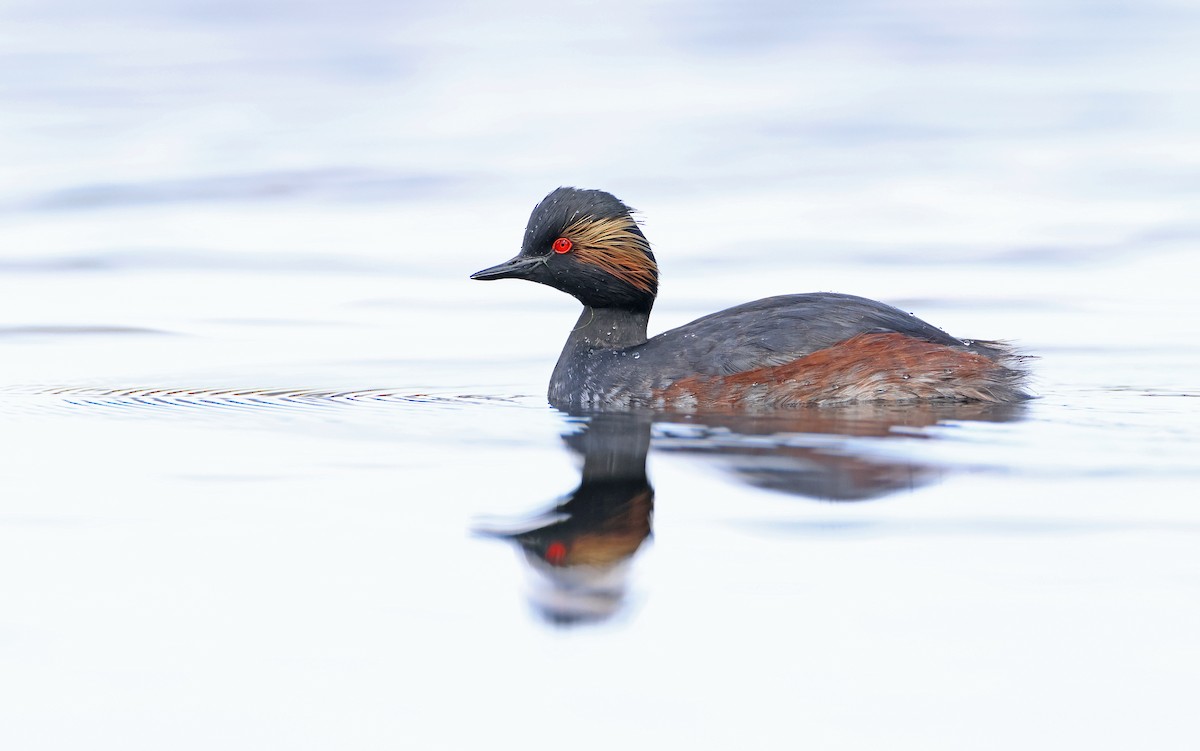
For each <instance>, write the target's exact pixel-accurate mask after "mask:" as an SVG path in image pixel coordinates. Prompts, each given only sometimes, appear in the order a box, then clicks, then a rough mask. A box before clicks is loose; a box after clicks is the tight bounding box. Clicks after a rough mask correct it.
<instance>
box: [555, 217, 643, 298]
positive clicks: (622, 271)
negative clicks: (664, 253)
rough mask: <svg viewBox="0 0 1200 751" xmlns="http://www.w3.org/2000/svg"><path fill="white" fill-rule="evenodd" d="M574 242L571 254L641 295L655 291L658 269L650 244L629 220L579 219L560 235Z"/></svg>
mask: <svg viewBox="0 0 1200 751" xmlns="http://www.w3.org/2000/svg"><path fill="white" fill-rule="evenodd" d="M563 234H564V235H566V236H567V237H569V238H571V240H572V241H573V242H574V245H575V249H574V255H575V257H576V258H577V259H579V261H580V262H582V263H590V264H591V265H593V266H596V267H597V268H600V269H603V270H604V271H605V272H607V273H609V274H612V275H613V276H615V277H616V278H618V279H620V280H621V281H623V282H625V283H626V284H628V285H630V286H632V287H633V288H634V289H637V290H639V291H641V292H645V293H646V294H648V295H653V294H656V293H657V292H658V266H656V265H655V263H654V260H653V258H652V257H651V256H650V255H649V253H650V244H649V243H648V242H646V238H645V236H643V235H642V233H641V232H640V231H639V230H638V228H637V224H635V223H634V221H633V219H631V218H629V217H610V218H605V219H593V218H591V217H588V218H584V219H580V220H578V221H576V222H574V223H573V224H571V225H570V226H569V227H567V229H566V230H565V231H564V232H563Z"/></svg>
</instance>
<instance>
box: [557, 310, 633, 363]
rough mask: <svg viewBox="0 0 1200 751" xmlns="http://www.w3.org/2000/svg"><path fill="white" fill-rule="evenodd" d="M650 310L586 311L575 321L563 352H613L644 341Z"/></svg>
mask: <svg viewBox="0 0 1200 751" xmlns="http://www.w3.org/2000/svg"><path fill="white" fill-rule="evenodd" d="M649 321H650V311H648V310H647V311H641V312H636V311H631V310H622V309H620V308H590V307H587V306H584V308H583V313H582V314H580V316H579V320H578V321H576V322H575V328H573V329H571V334H570V336H568V337H567V346H566V349H564V351H563V354H566V350H579V349H617V348H621V347H632V346H633V345H635V344H641V343H642V342H644V341H646V324H647V323H648V322H649Z"/></svg>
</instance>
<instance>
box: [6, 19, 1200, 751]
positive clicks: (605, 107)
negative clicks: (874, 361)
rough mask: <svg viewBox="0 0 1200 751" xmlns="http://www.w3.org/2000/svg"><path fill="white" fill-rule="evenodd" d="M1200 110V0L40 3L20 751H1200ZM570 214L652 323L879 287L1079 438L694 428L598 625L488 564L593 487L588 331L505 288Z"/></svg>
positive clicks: (17, 720) (20, 370)
mask: <svg viewBox="0 0 1200 751" xmlns="http://www.w3.org/2000/svg"><path fill="white" fill-rule="evenodd" d="M1198 74H1200V8H1197V7H1196V5H1195V4H1194V3H1185V2H1179V3H1171V2H1150V3H1132V2H1128V3H1122V2H1112V3H1071V2H1062V1H1061V0H1056V1H1053V2H1036V3H1034V2H1029V3H1021V2H982V3H896V2H852V3H840V4H833V5H830V4H773V3H751V4H744V3H743V4H736V5H733V4H730V5H715V4H704V3H699V4H697V3H688V4H683V3H677V4H673V3H621V2H616V3H607V4H604V5H592V4H588V3H568V4H563V3H507V4H490V3H464V4H454V5H443V4H436V3H427V4H420V3H403V4H384V3H368V2H358V3H341V4H328V3H284V2H257V3H250V4H241V3H212V4H205V5H202V6H200V5H193V4H187V3H175V2H153V3H151V2H139V1H138V0H131V1H130V2H101V3H78V2H67V3H36V2H24V3H22V2H6V3H4V4H3V5H2V6H0V419H3V421H4V427H3V433H2V435H3V441H4V446H3V450H4V455H3V456H4V461H3V463H2V464H0V570H2V571H3V572H4V573H3V575H0V603H3V604H2V605H0V748H5V749H78V748H113V749H163V748H171V749H211V748H225V749H264V748H280V749H283V748H286V749H334V748H337V749H343V748H361V749H370V748H399V747H405V748H456V747H459V748H461V747H480V746H486V747H494V748H523V747H527V746H529V745H530V744H534V745H571V746H572V747H577V748H612V747H614V746H616V745H621V746H625V747H633V748H647V747H651V746H652V745H653V746H660V747H661V746H664V745H667V744H669V745H670V747H696V748H731V747H745V746H750V745H759V746H761V745H767V744H769V745H771V746H776V747H778V746H783V747H812V748H831V749H832V748H847V749H851V748H852V749H877V748H912V749H963V748H970V749H1011V748H1055V749H1057V748H1114V749H1117V748H1120V749H1124V748H1156V749H1192V748H1196V747H1197V744H1200V733H1198V731H1197V721H1196V719H1195V717H1194V715H1195V704H1196V697H1197V696H1198V695H1200V678H1198V677H1197V676H1198V675H1200V639H1198V638H1197V634H1200V552H1198V547H1197V545H1198V542H1200V492H1198V491H1200V488H1198V483H1200V450H1198V447H1197V442H1198V439H1200V425H1198V418H1200V409H1198V405H1200V399H1198V397H1200V376H1198V375H1197V374H1198V373H1200V347H1198V345H1197V341H1198V338H1200V337H1198V335H1200V323H1198V321H1200V303H1198V302H1197V299H1198V296H1197V294H1196V286H1197V284H1196V280H1197V279H1198V278H1200V275H1198V269H1197V266H1198V264H1197V260H1198V258H1200V255H1198V254H1200V210H1198V208H1197V207H1198V206H1200V138H1198V137H1197V134H1198V133H1200V75H1198ZM560 184H574V185H580V186H586V187H600V188H604V189H607V190H610V191H613V192H614V193H616V194H617V195H619V196H621V197H622V198H624V199H625V200H627V201H628V202H629V203H631V204H633V205H634V206H636V207H638V208H639V209H641V210H642V211H643V213H644V218H645V227H646V232H647V234H648V236H649V237H650V239H651V240H652V242H654V244H655V248H656V252H657V253H658V256H659V259H660V263H661V265H662V269H663V288H662V297H661V299H660V302H659V305H658V308H657V311H656V314H655V317H654V319H653V320H652V324H651V326H652V328H653V329H654V330H655V331H658V330H662V329H665V328H668V327H670V326H673V325H677V324H679V323H683V322H685V321H687V320H690V319H691V318H693V317H696V316H698V315H701V314H703V313H707V312H710V311H712V310H716V309H719V308H721V307H724V306H728V305H731V304H735V303H738V302H742V301H745V300H749V299H753V298H755V297H760V296H765V295H768V294H777V293H784V292H797V291H811V290H837V291H842V292H851V293H856V294H861V295H866V296H870V297H875V298H878V299H883V300H886V301H888V302H892V303H895V304H897V305H900V306H902V307H904V308H905V309H907V310H912V311H914V312H915V313H917V314H918V315H920V316H922V317H923V318H926V319H927V320H930V321H931V322H933V323H935V324H937V325H939V326H942V327H944V328H946V329H947V330H948V331H951V332H953V333H955V334H957V335H960V336H969V337H980V338H1008V339H1012V340H1015V341H1017V342H1019V343H1020V345H1021V346H1022V347H1023V348H1024V349H1025V350H1026V351H1028V352H1029V353H1031V354H1034V355H1037V356H1038V357H1039V358H1040V359H1038V360H1037V361H1036V362H1035V363H1034V368H1035V371H1036V375H1037V377H1036V390H1037V392H1038V394H1039V396H1040V398H1039V399H1038V400H1036V401H1034V402H1032V403H1030V404H1029V405H1027V407H1026V408H1025V409H1024V410H1022V411H1019V412H1017V413H1016V414H1013V415H1008V416H1006V417H1005V418H1004V419H989V420H979V419H973V418H972V417H971V416H969V415H967V416H958V417H957V418H954V419H944V420H943V421H942V422H941V423H939V424H927V423H929V422H930V421H929V420H926V419H923V417H922V415H920V414H912V415H908V416H903V417H900V418H897V419H894V420H893V422H899V423H904V422H908V423H909V425H908V426H907V427H904V426H901V427H896V428H893V429H890V430H889V429H888V427H887V426H888V425H889V424H891V423H888V422H887V421H885V422H884V424H883V427H882V429H877V428H879V424H878V423H877V422H872V421H870V420H868V421H867V422H866V423H865V424H864V423H862V422H856V421H855V416H854V415H850V416H849V417H848V418H847V419H845V420H843V421H841V422H838V421H837V420H833V421H832V422H831V423H830V424H828V425H815V424H812V423H808V424H803V425H796V424H793V425H790V426H781V427H779V428H778V429H777V430H768V429H764V430H760V431H758V432H757V434H754V432H753V431H749V430H748V429H738V428H737V427H736V426H735V427H734V429H732V430H731V429H729V428H728V426H726V427H725V428H722V427H720V426H718V427H715V428H713V429H712V430H706V429H705V428H703V427H702V426H700V425H697V424H696V423H695V422H693V423H690V424H658V425H655V426H654V437H653V441H652V447H651V451H650V455H649V474H650V480H651V482H652V483H653V486H654V489H655V491H656V498H655V506H654V518H653V524H654V534H653V537H652V538H651V539H650V540H649V541H647V542H645V543H643V544H642V545H641V547H640V548H639V549H638V552H637V553H636V555H634V556H633V557H632V558H631V559H629V560H628V561H626V563H625V564H624V565H623V566H621V567H618V568H617V569H615V570H613V571H605V572H602V573H604V575H605V576H608V577H609V578H610V583H609V586H608V589H606V590H605V592H606V593H608V594H609V595H611V597H609V598H608V599H607V600H605V599H604V598H600V602H599V604H597V603H596V602H595V601H594V600H595V598H592V600H589V599H588V598H587V597H582V598H580V597H574V598H573V594H574V595H578V594H579V592H578V591H575V592H574V593H572V592H571V591H565V590H564V588H563V587H561V586H560V587H558V588H557V589H556V588H555V587H554V586H553V585H552V584H551V583H549V582H548V581H547V580H546V579H545V577H544V576H542V575H541V574H538V573H537V572H536V571H535V570H534V569H533V568H531V567H530V566H529V565H527V563H526V562H525V560H524V558H523V557H521V556H519V555H517V554H516V553H514V548H513V546H511V545H509V544H506V543H504V542H502V541H497V540H494V539H487V538H486V537H482V536H480V535H479V534H478V533H477V532H478V530H480V529H490V528H493V527H495V526H497V525H505V524H507V525H509V526H510V527H513V526H519V525H520V524H521V523H523V521H524V520H527V519H530V518H532V517H536V515H537V514H538V513H540V512H541V511H543V510H545V509H547V508H548V507H551V506H552V505H553V503H554V501H555V499H556V498H558V497H559V496H561V495H562V494H564V493H567V492H569V491H570V490H571V489H572V488H574V487H575V485H576V484H577V483H578V482H579V472H578V469H577V466H576V457H575V456H574V455H573V454H572V453H571V451H570V450H569V449H568V448H567V446H566V445H565V444H564V441H563V439H562V437H561V436H562V435H563V434H571V433H577V432H578V431H580V430H582V429H584V426H582V425H581V423H580V422H579V421H576V420H571V419H568V418H566V417H565V416H562V415H560V414H558V413H556V412H554V411H552V410H550V409H548V408H547V407H545V405H544V400H543V398H542V394H543V392H544V388H545V382H546V380H547V378H548V376H549V372H550V369H551V367H552V365H553V362H554V360H555V358H556V357H557V354H558V349H559V346H560V344H561V341H562V339H563V338H564V337H565V334H566V331H567V330H568V328H569V327H570V325H571V323H572V322H573V321H574V318H575V315H576V305H575V303H574V302H573V301H572V300H570V299H568V298H566V297H565V296H563V295H561V294H559V293H557V292H554V291H553V290H549V289H545V288H539V287H535V286H533V285H528V284H520V283H517V282H511V283H491V284H479V283H473V282H469V281H468V280H467V279H466V276H467V275H468V274H469V273H470V272H472V271H475V270H477V269H479V268H482V267H484V266H487V265H490V264H493V263H495V262H498V261H500V260H504V259H505V258H508V257H509V256H510V255H512V254H513V253H514V252H515V251H516V249H517V247H518V243H519V240H520V236H521V231H522V228H523V226H524V222H525V219H526V217H527V216H528V212H529V210H530V208H531V207H532V206H533V204H534V203H536V201H537V200H538V199H539V198H540V197H541V196H542V195H544V194H545V193H546V192H547V191H548V190H550V189H551V188H553V187H555V186H557V185H560ZM167 392H173V393H167ZM330 394H336V395H334V396H330ZM934 417H935V418H936V417H937V416H934ZM700 422H701V423H702V422H703V421H700ZM798 478H801V479H803V482H799V480H798ZM814 478H815V479H814ZM798 483H799V485H802V486H803V488H804V489H807V490H809V491H813V490H814V489H816V490H817V491H820V492H816V495H818V496H824V498H825V499H824V500H822V499H813V498H807V497H804V496H803V495H798V494H797V486H798ZM764 486H767V487H768V488H769V487H780V486H782V487H784V488H785V489H790V491H791V492H778V490H771V489H766V488H764ZM830 496H835V497H849V496H855V497H865V498H867V499H870V500H867V501H866V502H855V503H839V502H831V501H830V500H828V498H829V497H830ZM585 589H586V588H585ZM589 608H590V610H589ZM581 610H582V611H587V612H586V613H581V612H580V611H581ZM568 615H570V617H568ZM585 616H586V617H585ZM572 619H578V620H572ZM565 620H570V621H571V624H564V623H562V622H561V621H565Z"/></svg>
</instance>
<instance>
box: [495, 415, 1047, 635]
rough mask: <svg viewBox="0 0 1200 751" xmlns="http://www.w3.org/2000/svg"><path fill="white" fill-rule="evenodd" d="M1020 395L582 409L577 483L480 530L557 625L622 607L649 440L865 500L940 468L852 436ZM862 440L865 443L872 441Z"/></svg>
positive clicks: (912, 429) (746, 474)
mask: <svg viewBox="0 0 1200 751" xmlns="http://www.w3.org/2000/svg"><path fill="white" fill-rule="evenodd" d="M1023 411H1024V408H1023V407H1022V406H1020V405H978V404H951V405H917V406H912V405H910V406H907V407H882V406H876V405H854V406H849V407H845V408H835V409H830V408H823V409H811V410H797V411H795V412H790V413H787V414H785V415H779V416H771V417H746V416H734V415H723V416H712V415H703V416H692V415H662V414H620V415H614V414H602V415H592V416H587V415H580V416H577V419H578V422H577V423H573V427H575V428H577V429H575V430H571V431H569V432H567V433H565V434H564V435H563V441H564V442H565V443H566V444H567V447H568V448H569V449H570V450H571V451H572V452H573V453H575V454H577V455H579V456H580V457H582V459H583V466H582V469H581V475H580V482H579V486H578V487H577V488H575V490H573V491H572V492H571V493H569V494H567V495H566V496H564V497H563V498H562V499H560V500H559V501H558V502H557V503H555V504H554V505H553V506H552V507H550V508H548V509H546V510H544V511H542V512H540V513H537V514H535V515H533V516H530V517H527V518H524V519H520V520H516V521H514V522H512V523H511V524H507V525H496V524H489V525H480V526H479V527H477V529H476V531H477V532H478V533H480V534H483V535H486V536H491V537H496V538H500V539H504V540H507V541H509V542H512V543H513V544H515V545H516V546H517V547H518V548H519V549H520V550H521V551H522V553H523V555H524V559H525V561H526V562H527V564H528V566H529V567H530V570H531V573H532V574H533V577H532V581H531V589H530V592H529V599H530V602H531V604H532V605H533V607H534V609H535V611H536V612H537V613H538V615H539V616H540V617H542V618H543V619H545V620H546V621H548V622H550V623H554V624H557V625H573V624H578V623H589V622H597V621H604V620H607V619H608V618H610V617H611V616H613V615H614V614H616V613H618V612H620V611H621V609H622V607H623V606H624V604H625V600H626V593H627V591H628V584H629V576H630V570H631V563H632V561H633V558H634V557H635V556H636V554H637V552H638V551H639V550H641V549H642V546H643V544H644V543H645V542H646V541H647V540H648V539H649V538H650V536H651V533H652V527H651V517H652V515H653V510H654V488H653V487H652V486H651V485H650V481H649V478H648V477H647V474H646V457H647V454H648V452H649V450H650V447H651V443H652V441H651V437H652V436H653V437H654V438H653V446H654V449H655V451H658V452H662V453H677V454H688V455H691V456H695V457H702V458H703V459H704V460H705V461H706V462H707V463H711V464H712V465H713V466H716V467H718V468H719V469H721V470H724V471H727V472H729V473H730V474H731V475H732V476H734V477H736V478H737V479H738V480H740V481H742V482H745V483H747V484H749V485H753V486H755V487H759V488H763V489H767V490H771V491H777V492H782V493H788V494H791V495H797V496H802V497H805V498H812V499H818V500H823V501H835V502H842V501H864V500H871V499H875V498H881V497H883V496H886V495H890V494H893V493H896V492H898V491H901V490H911V489H914V488H917V487H920V486H922V485H925V484H928V483H930V482H933V481H935V480H937V479H938V478H940V477H942V476H943V475H944V473H945V472H946V471H947V470H946V469H945V468H943V467H938V466H935V465H933V464H930V463H923V462H921V461H919V460H918V459H913V458H908V459H903V460H897V459H889V458H881V457H880V456H879V455H877V454H874V453H869V452H868V451H867V449H865V448H864V443H863V442H856V441H853V440H850V439H856V438H868V439H887V438H895V437H901V436H902V437H907V438H910V439H911V438H918V439H933V434H932V433H930V432H929V431H927V430H926V429H927V428H929V427H931V426H934V425H938V424H945V423H948V422H951V421H983V422H1009V421H1013V420H1018V419H1020V417H1021V415H1022V414H1023ZM868 443H869V442H868Z"/></svg>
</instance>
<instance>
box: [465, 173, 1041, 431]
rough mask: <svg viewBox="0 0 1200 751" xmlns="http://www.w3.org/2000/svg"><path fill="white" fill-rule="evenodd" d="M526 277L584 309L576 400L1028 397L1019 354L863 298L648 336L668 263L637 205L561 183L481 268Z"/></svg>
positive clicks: (556, 398) (563, 392) (786, 298)
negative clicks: (497, 258)
mask: <svg viewBox="0 0 1200 751" xmlns="http://www.w3.org/2000/svg"><path fill="white" fill-rule="evenodd" d="M508 277H516V278H525V279H530V280H532V281H537V282H541V283H543V284H548V285H550V286H553V287H556V288H558V289H562V290H563V291H565V292H568V293H570V294H572V295H574V296H575V297H576V298H578V299H579V300H580V302H582V303H583V305H584V310H583V313H582V315H581V316H580V318H579V320H578V321H577V323H576V324H575V326H574V328H573V329H572V330H571V333H570V335H569V336H568V338H567V343H566V346H565V347H564V348H563V351H562V354H561V355H560V357H559V360H558V364H557V365H556V366H555V368H554V373H553V375H552V376H551V379H550V389H549V400H550V403H551V404H553V405H554V406H556V407H559V408H561V409H567V410H599V411H605V410H629V409H662V410H677V411H766V410H773V409H780V408H788V407H798V406H805V405H823V404H837V403H845V402H858V401H885V402H912V401H928V400H957V401H993V402H1011V401H1018V400H1021V399H1024V398H1027V395H1026V394H1025V393H1024V391H1023V390H1022V388H1021V386H1022V382H1023V380H1024V378H1025V372H1024V371H1023V370H1022V369H1021V367H1020V365H1019V358H1017V357H1016V356H1015V355H1013V354H1012V353H1011V351H1010V350H1009V349H1008V348H1007V347H1005V346H1004V345H1001V344H998V343H995V342H971V341H964V340H961V339H957V338H955V337H952V336H950V335H949V334H947V333H945V332H944V331H942V330H941V329H939V328H937V327H935V326H932V325H930V324H928V323H925V322H924V321H922V320H920V319H919V318H917V317H915V316H913V315H910V314H908V313H905V312H903V311H901V310H898V309H897V308H894V307H892V306H890V305H887V304H884V303H881V302H876V301H874V300H868V299H866V298H862V297H855V296H853V295H843V294H833V293H810V294H799V295H782V296H779V297H769V298H765V299H762V300H756V301H754V302H749V303H745V304H743V305H738V306H736V307H733V308H729V309H727V310H722V311H720V312H717V313H713V314H711V315H708V316H704V317H703V318H699V319H697V320H695V321H692V322H691V323H688V324H685V325H683V326H680V327H679V328H676V329H672V330H670V331H666V332H663V333H662V334H659V335H657V336H655V337H653V338H647V336H646V330H647V323H648V321H649V317H650V310H651V307H652V306H653V304H654V299H655V296H656V294H657V289H658V284H657V283H658V267H657V265H656V263H655V259H654V255H653V253H651V251H650V248H649V243H648V242H646V240H645V237H644V235H642V233H641V230H640V228H639V227H638V226H637V224H636V223H635V222H634V220H633V218H632V216H631V213H630V210H629V208H628V207H627V206H625V205H624V204H623V203H621V202H620V201H619V200H617V199H616V198H615V197H613V196H611V195H610V194H608V193H603V192H601V191H585V190H577V189H574V188H559V189H558V190H556V191H554V192H552V193H551V194H550V195H549V196H547V197H546V199H544V200H543V201H542V202H541V203H540V204H538V206H537V208H535V209H534V211H533V215H532V216H531V217H530V221H529V226H528V228H527V230H526V234H525V243H524V245H523V247H522V250H521V254H520V255H518V256H517V257H516V258H514V259H512V260H511V261H508V262H506V263H504V264H500V265H499V266H495V267H492V268H490V269H485V270H484V271H480V272H478V273H476V274H475V275H473V277H472V278H475V279H500V278H508Z"/></svg>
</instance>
